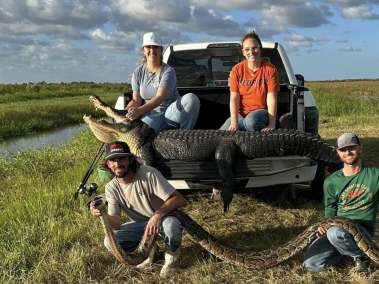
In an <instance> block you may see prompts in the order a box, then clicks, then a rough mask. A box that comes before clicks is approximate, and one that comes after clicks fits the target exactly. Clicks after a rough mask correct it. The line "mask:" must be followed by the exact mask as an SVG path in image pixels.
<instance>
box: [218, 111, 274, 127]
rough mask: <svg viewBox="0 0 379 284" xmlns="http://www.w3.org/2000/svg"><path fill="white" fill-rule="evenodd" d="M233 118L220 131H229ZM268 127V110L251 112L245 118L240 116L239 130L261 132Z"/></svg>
mask: <svg viewBox="0 0 379 284" xmlns="http://www.w3.org/2000/svg"><path fill="white" fill-rule="evenodd" d="M230 122H231V118H230V117H229V118H228V119H227V120H226V121H225V123H224V124H223V125H222V126H221V127H220V130H228V129H229V126H230ZM267 125H268V111H267V109H265V108H263V109H256V110H253V111H252V112H249V113H248V115H246V116H245V117H243V116H238V128H239V130H247V131H261V130H262V129H263V128H265V127H266V126H267Z"/></svg>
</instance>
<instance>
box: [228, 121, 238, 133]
mask: <svg viewBox="0 0 379 284" xmlns="http://www.w3.org/2000/svg"><path fill="white" fill-rule="evenodd" d="M228 130H229V131H238V130H239V128H238V124H237V123H231V124H230V126H229V128H228Z"/></svg>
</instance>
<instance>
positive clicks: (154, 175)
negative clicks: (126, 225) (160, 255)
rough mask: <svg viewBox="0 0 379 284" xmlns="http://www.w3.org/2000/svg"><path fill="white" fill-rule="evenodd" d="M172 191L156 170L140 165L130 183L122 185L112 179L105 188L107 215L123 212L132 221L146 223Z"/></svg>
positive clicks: (173, 189)
mask: <svg viewBox="0 0 379 284" xmlns="http://www.w3.org/2000/svg"><path fill="white" fill-rule="evenodd" d="M174 191H175V188H174V187H173V186H172V185H171V184H170V183H169V182H168V181H167V180H166V179H165V178H164V177H163V176H162V174H161V173H160V172H159V171H158V170H157V169H155V168H152V167H149V166H143V165H141V166H140V167H139V168H138V169H137V172H136V173H135V174H134V178H133V181H132V182H131V183H128V184H122V183H120V182H119V181H118V180H117V178H114V179H112V180H111V181H110V182H109V183H108V184H107V185H106V186H105V196H106V198H107V201H108V213H109V214H120V213H121V210H123V211H125V212H126V214H127V215H128V216H129V218H130V219H131V220H132V221H137V222H141V221H148V220H149V219H150V217H151V216H153V215H154V212H155V211H156V210H157V209H158V208H160V207H161V206H162V205H163V203H164V202H165V201H166V200H167V199H168V198H169V197H170V196H171V195H172V194H173V193H174Z"/></svg>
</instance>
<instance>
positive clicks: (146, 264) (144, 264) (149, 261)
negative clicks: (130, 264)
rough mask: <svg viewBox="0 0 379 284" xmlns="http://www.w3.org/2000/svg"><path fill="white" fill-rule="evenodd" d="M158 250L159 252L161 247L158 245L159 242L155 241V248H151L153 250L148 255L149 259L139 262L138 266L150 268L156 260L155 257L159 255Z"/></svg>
mask: <svg viewBox="0 0 379 284" xmlns="http://www.w3.org/2000/svg"><path fill="white" fill-rule="evenodd" d="M158 252H159V247H158V245H157V243H155V244H154V245H153V248H152V249H151V251H150V253H149V256H148V257H147V259H146V260H145V261H144V262H142V263H140V264H138V265H137V266H136V267H137V268H139V269H148V268H150V267H151V265H152V264H153V262H154V259H155V258H156V257H157V255H158Z"/></svg>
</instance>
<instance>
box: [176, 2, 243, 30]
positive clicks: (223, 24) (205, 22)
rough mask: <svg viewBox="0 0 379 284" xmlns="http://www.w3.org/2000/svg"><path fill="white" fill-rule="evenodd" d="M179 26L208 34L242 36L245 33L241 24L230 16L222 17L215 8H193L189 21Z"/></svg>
mask: <svg viewBox="0 0 379 284" xmlns="http://www.w3.org/2000/svg"><path fill="white" fill-rule="evenodd" d="M180 28H181V29H182V30H184V31H188V32H198V33H201V32H205V33H206V34H207V35H210V36H224V37H225V36H226V37H228V36H229V37H230V36H236V37H242V36H243V35H244V34H245V33H246V30H245V28H244V27H243V25H242V24H240V23H238V22H236V21H235V20H233V19H232V18H229V17H223V16H222V14H221V13H219V12H217V11H215V10H208V9H203V8H194V9H193V10H192V13H191V19H190V21H189V22H188V23H186V24H185V25H180Z"/></svg>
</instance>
